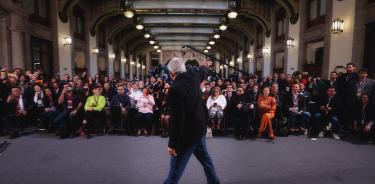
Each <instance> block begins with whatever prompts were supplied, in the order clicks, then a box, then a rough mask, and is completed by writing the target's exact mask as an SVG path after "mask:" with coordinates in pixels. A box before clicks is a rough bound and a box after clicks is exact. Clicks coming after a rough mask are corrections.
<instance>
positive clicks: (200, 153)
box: [164, 137, 219, 184]
mask: <svg viewBox="0 0 375 184" xmlns="http://www.w3.org/2000/svg"><path fill="white" fill-rule="evenodd" d="M192 154H194V156H195V157H196V158H197V159H198V161H199V162H200V163H201V164H202V166H203V169H204V173H205V174H206V177H207V183H209V184H214V183H219V178H218V177H217V175H216V171H215V167H214V164H213V162H212V160H211V157H210V155H209V154H208V151H207V146H206V139H205V138H204V137H202V138H201V140H200V141H199V142H198V143H197V144H194V145H192V146H191V147H190V148H188V149H187V150H185V151H184V152H181V153H178V155H177V156H172V157H171V161H170V169H169V174H168V178H167V179H166V180H165V182H164V184H175V183H178V181H179V180H180V178H181V176H182V173H183V172H184V170H185V167H186V165H187V163H188V161H189V159H190V156H191V155H192Z"/></svg>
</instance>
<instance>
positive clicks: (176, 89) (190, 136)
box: [168, 72, 206, 152]
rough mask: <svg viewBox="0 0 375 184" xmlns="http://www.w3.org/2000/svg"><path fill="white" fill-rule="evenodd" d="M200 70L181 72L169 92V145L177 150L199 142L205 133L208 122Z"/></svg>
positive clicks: (182, 149) (179, 150)
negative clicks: (204, 107) (206, 120)
mask: <svg viewBox="0 0 375 184" xmlns="http://www.w3.org/2000/svg"><path fill="white" fill-rule="evenodd" d="M201 80H202V75H201V74H200V73H199V72H184V73H181V74H179V75H178V76H177V77H176V79H175V81H174V83H173V84H172V86H171V88H170V91H169V94H168V104H169V105H170V108H171V123H170V138H169V143H168V146H169V147H170V148H174V149H176V151H177V152H181V151H184V150H185V149H186V148H188V147H189V146H191V145H193V144H194V143H197V142H198V141H199V140H200V139H201V137H202V136H203V135H204V134H205V130H206V122H205V114H204V110H203V103H202V100H201V99H202V93H201V89H200V85H199V84H200V82H201Z"/></svg>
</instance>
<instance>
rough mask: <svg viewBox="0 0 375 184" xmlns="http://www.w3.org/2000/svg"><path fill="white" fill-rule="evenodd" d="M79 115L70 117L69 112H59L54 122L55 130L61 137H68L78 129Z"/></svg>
mask: <svg viewBox="0 0 375 184" xmlns="http://www.w3.org/2000/svg"><path fill="white" fill-rule="evenodd" d="M79 116H80V115H79V114H76V115H74V116H73V115H71V114H70V112H69V111H63V112H61V113H60V114H59V115H58V116H57V117H56V118H55V119H54V120H53V125H54V127H55V129H56V130H60V132H61V136H63V137H65V136H69V135H70V134H72V133H73V132H74V131H76V130H77V129H78V128H79V126H80V125H79V123H78V122H79Z"/></svg>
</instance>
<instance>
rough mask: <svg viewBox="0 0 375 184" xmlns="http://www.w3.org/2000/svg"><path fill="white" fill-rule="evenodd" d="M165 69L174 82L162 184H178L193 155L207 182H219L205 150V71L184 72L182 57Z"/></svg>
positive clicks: (169, 96) (169, 99)
mask: <svg viewBox="0 0 375 184" xmlns="http://www.w3.org/2000/svg"><path fill="white" fill-rule="evenodd" d="M210 63H211V62H210V61H205V62H204V66H206V67H208V66H209V65H210ZM196 65H197V62H196ZM168 69H169V72H170V76H171V78H172V79H173V80H174V82H173V84H172V86H171V88H170V90H169V93H168V104H169V106H170V110H171V111H170V113H171V121H170V133H169V142H168V154H169V155H170V156H171V160H170V170H169V174H168V178H167V179H166V181H165V182H164V184H172V183H178V181H179V179H180V177H181V176H182V173H183V171H184V169H185V167H186V165H187V163H188V161H189V158H190V156H191V155H192V154H194V155H195V157H196V158H197V159H198V161H199V162H200V163H201V164H202V166H203V168H204V172H205V174H206V177H207V181H208V183H219V179H218V177H217V175H216V171H215V167H214V165H213V162H212V160H211V157H210V155H209V154H208V151H207V147H206V140H205V131H206V120H205V113H204V110H203V107H204V104H203V103H202V100H201V99H202V93H201V89H200V83H201V82H202V81H203V79H204V78H205V76H206V75H207V70H208V69H207V68H205V67H201V68H200V72H194V71H189V72H186V68H185V64H184V61H183V60H182V59H181V58H172V59H171V60H170V61H169V64H168Z"/></svg>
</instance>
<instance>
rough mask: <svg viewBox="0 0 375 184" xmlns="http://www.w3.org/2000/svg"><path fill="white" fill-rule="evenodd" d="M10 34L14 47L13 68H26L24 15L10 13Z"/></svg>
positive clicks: (12, 46)
mask: <svg viewBox="0 0 375 184" xmlns="http://www.w3.org/2000/svg"><path fill="white" fill-rule="evenodd" d="M10 24H11V25H10V35H11V48H12V68H22V69H24V68H25V46H26V44H25V27H24V26H25V25H24V17H23V16H21V15H18V14H15V13H11V14H10Z"/></svg>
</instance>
